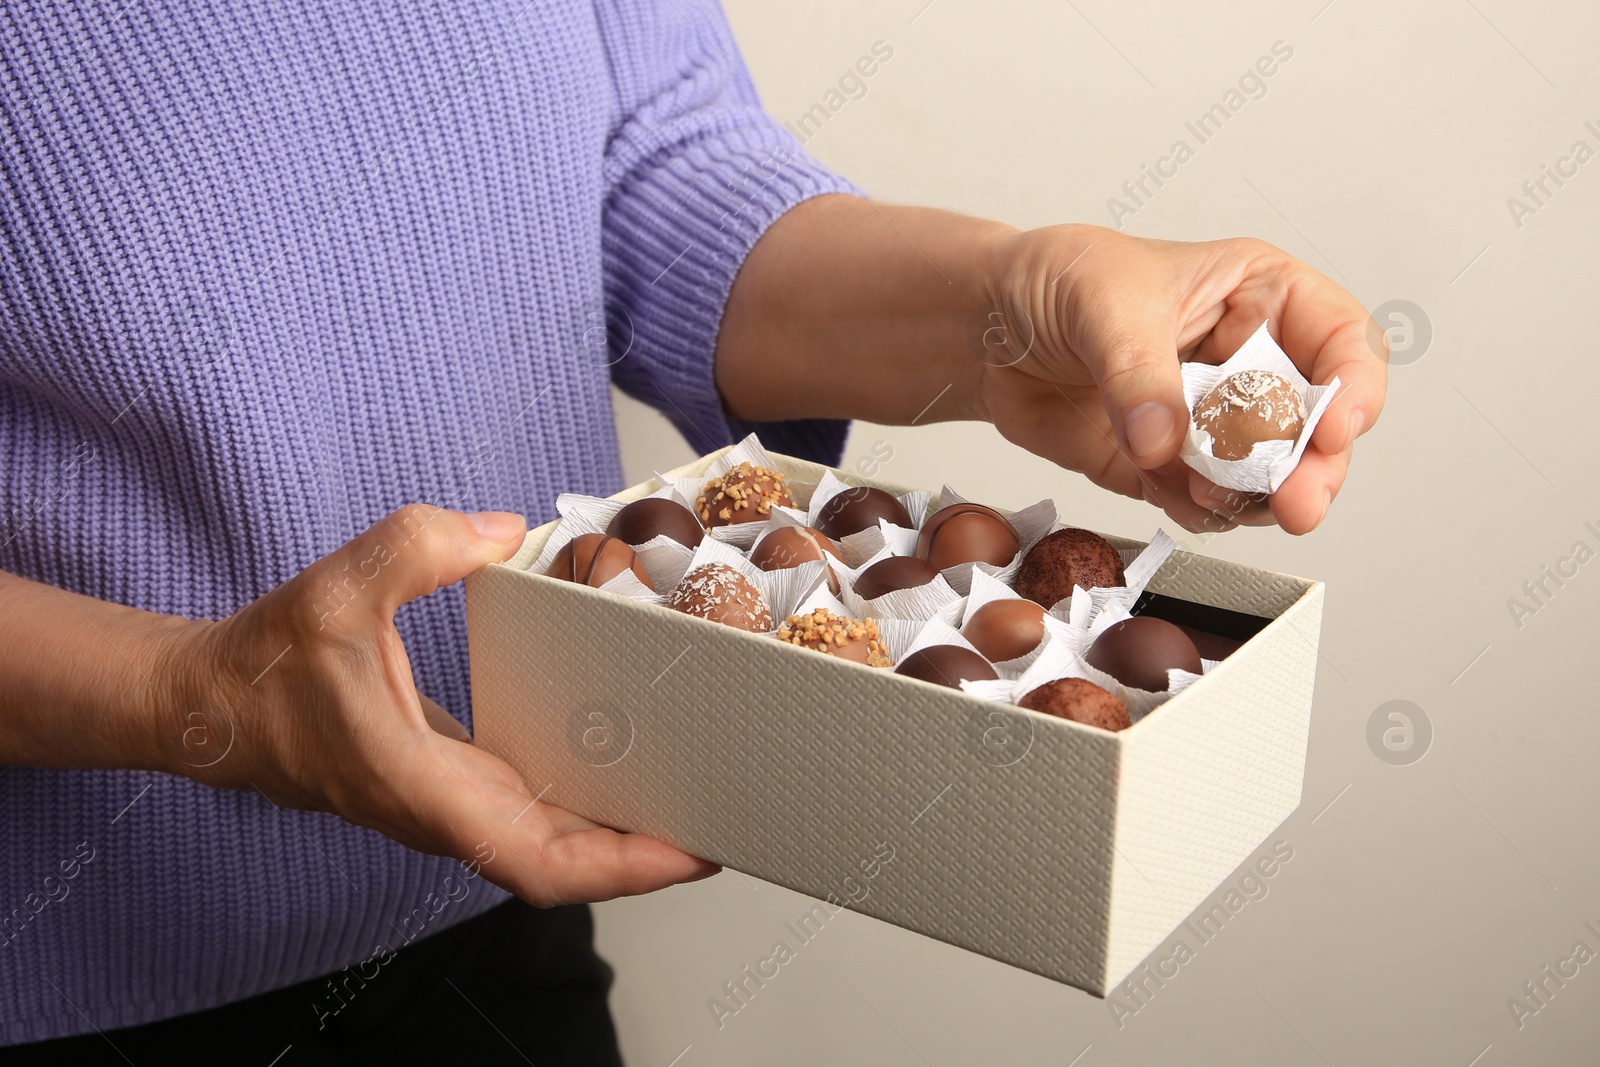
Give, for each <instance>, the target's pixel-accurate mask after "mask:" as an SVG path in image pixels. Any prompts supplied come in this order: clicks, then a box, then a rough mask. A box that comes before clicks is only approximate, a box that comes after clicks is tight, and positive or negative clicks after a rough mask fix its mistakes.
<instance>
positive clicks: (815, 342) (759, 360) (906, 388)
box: [716, 195, 1016, 425]
mask: <svg viewBox="0 0 1600 1067" xmlns="http://www.w3.org/2000/svg"><path fill="white" fill-rule="evenodd" d="M1015 232H1016V231H1015V230H1014V229H1013V228H1012V227H1009V226H1005V225H1002V224H1000V223H995V222H989V221H986V220H983V219H974V218H969V217H967V216H963V215H957V214H953V213H951V212H946V211H938V210H935V209H932V208H917V207H897V206H889V205H878V204H873V203H871V202H869V201H866V200H862V199H859V198H857V197H852V196H839V195H835V196H823V197H817V198H816V199H814V200H809V201H806V202H805V203H803V204H801V205H799V206H798V207H796V208H795V209H794V210H792V211H790V212H788V213H787V214H785V215H784V216H783V217H782V218H780V219H779V220H778V221H777V222H776V223H774V224H773V225H772V227H771V229H769V230H768V231H767V233H766V234H765V235H764V236H763V237H762V238H761V240H760V241H758V242H756V245H755V247H754V248H753V249H752V250H751V252H750V255H749V256H748V257H747V259H746V260H745V263H744V266H743V267H741V268H740V271H739V275H738V277H737V278H736V279H735V280H734V285H733V290H732V292H731V293H730V295H729V299H728V307H727V310H726V312H725V313H724V315H723V322H722V329H721V333H720V335H719V336H718V339H717V355H716V359H717V386H718V388H719V390H720V391H721V393H722V398H723V403H724V405H725V406H726V407H727V409H728V412H729V414H731V415H733V416H735V417H737V418H742V419H749V420H752V421H762V422H765V421H776V420H780V419H793V418H859V419H867V420H870V421H873V422H879V423H885V424H891V425H893V424H899V425H904V424H907V423H911V422H917V423H927V422H936V421H940V420H946V419H974V418H983V417H984V412H983V411H982V409H981V406H980V404H979V390H978V382H979V380H980V379H981V377H982V356H983V351H984V349H983V345H984V340H983V335H984V331H985V330H986V329H988V328H989V327H990V326H991V325H995V324H994V323H992V322H991V320H990V319H989V318H988V314H989V312H990V311H991V310H993V302H992V297H991V293H990V286H991V278H992V277H993V276H994V266H995V259H996V255H997V249H998V246H999V245H1000V243H1001V242H1002V241H1003V240H1005V239H1006V238H1007V237H1010V236H1011V235H1013V234H1014V233H1015Z"/></svg>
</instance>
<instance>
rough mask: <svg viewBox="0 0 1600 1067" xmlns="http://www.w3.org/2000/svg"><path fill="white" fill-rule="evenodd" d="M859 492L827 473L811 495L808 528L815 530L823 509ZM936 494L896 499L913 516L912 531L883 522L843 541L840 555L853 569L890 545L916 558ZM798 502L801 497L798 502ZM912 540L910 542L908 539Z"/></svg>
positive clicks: (899, 553)
mask: <svg viewBox="0 0 1600 1067" xmlns="http://www.w3.org/2000/svg"><path fill="white" fill-rule="evenodd" d="M853 488H855V487H854V486H852V485H851V484H850V483H849V482H846V481H844V480H843V479H841V478H838V477H836V476H835V475H834V473H833V472H832V471H826V472H824V473H823V475H822V481H820V482H818V483H817V485H816V488H815V489H814V490H813V491H812V492H811V494H810V507H809V508H807V510H806V525H807V526H815V525H816V524H817V519H818V517H819V516H820V515H821V514H822V506H823V505H824V504H826V503H827V502H828V501H830V500H832V499H833V498H834V497H836V496H838V495H839V494H840V493H842V492H844V491H845V490H846V489H853ZM932 495H933V494H931V493H929V492H927V491H926V490H917V491H916V492H911V493H906V494H904V495H902V496H899V497H896V498H895V499H897V500H899V501H900V504H901V506H903V507H904V508H905V509H906V514H907V515H909V516H911V522H912V527H911V528H910V529H907V528H906V527H904V526H896V525H895V524H894V523H891V522H883V521H880V522H879V524H878V526H876V527H869V528H867V529H865V530H859V531H857V532H856V533H853V534H850V535H849V536H847V537H844V538H842V539H840V541H839V551H840V553H841V554H842V555H843V556H844V561H845V562H846V563H848V564H849V565H850V566H852V567H860V566H861V563H862V561H864V560H866V559H868V558H869V557H871V556H874V555H876V554H877V553H878V552H879V551H880V550H882V549H883V547H884V546H885V545H888V546H889V547H890V549H891V551H893V553H894V554H895V555H897V556H914V555H916V552H917V530H918V529H920V528H921V526H922V521H923V519H924V518H926V516H927V514H928V501H929V499H931V497H932ZM795 499H796V500H797V501H798V500H799V497H796V498H795ZM908 537H909V541H908V540H907V538H908Z"/></svg>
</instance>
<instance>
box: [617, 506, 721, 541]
mask: <svg viewBox="0 0 1600 1067" xmlns="http://www.w3.org/2000/svg"><path fill="white" fill-rule="evenodd" d="M606 533H608V534H610V535H611V536H612V537H619V538H621V539H622V540H624V541H626V542H627V543H628V544H630V545H642V544H644V543H645V542H646V541H648V540H650V538H652V537H657V536H666V537H669V538H671V539H672V540H674V541H676V542H678V544H680V545H683V546H684V547H686V548H693V547H694V546H696V545H698V544H699V543H700V541H701V539H702V538H704V537H705V535H706V531H705V527H703V526H701V525H700V520H699V519H696V518H695V517H694V512H692V511H690V510H689V509H688V508H686V507H684V506H683V505H682V504H680V503H678V502H677V501H676V500H668V499H666V498H665V497H659V496H647V497H645V498H644V499H643V500H635V501H634V502H633V503H631V504H625V505H623V508H622V510H621V511H619V512H617V513H616V515H614V516H612V518H611V523H610V524H609V525H608V526H607V527H606Z"/></svg>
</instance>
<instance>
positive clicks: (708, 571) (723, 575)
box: [667, 563, 772, 634]
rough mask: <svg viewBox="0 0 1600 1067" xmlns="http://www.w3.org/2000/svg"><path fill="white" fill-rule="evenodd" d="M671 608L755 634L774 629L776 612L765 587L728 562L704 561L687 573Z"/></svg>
mask: <svg viewBox="0 0 1600 1067" xmlns="http://www.w3.org/2000/svg"><path fill="white" fill-rule="evenodd" d="M667 607H669V608H671V609H673V610H674V611H681V612H683V613H684V614H685V615H693V616H695V617H696V618H701V619H709V620H710V621H711V622H720V623H722V624H723V625H724V626H732V627H733V628H734V629H736V630H747V631H749V632H750V633H753V634H764V633H766V632H767V631H769V630H771V629H772V611H771V610H770V609H769V608H768V607H767V602H766V599H765V598H764V597H763V596H762V595H761V590H759V589H757V588H756V587H755V586H754V585H752V584H751V582H750V579H748V578H746V577H745V576H744V575H742V574H740V573H739V572H738V571H737V570H735V569H733V568H732V567H730V566H728V565H727V564H725V563H704V564H701V565H700V566H698V567H695V568H694V569H693V570H691V571H690V572H689V573H688V574H685V575H684V576H683V581H681V582H679V583H678V588H676V589H674V590H673V591H672V595H671V596H670V597H668V598H667Z"/></svg>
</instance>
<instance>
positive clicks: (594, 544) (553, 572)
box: [545, 509, 681, 591]
mask: <svg viewBox="0 0 1600 1067" xmlns="http://www.w3.org/2000/svg"><path fill="white" fill-rule="evenodd" d="M680 510H681V509H680ZM626 570H631V571H633V576H634V577H635V578H637V579H639V581H640V582H641V583H642V584H643V585H644V587H645V588H646V589H649V590H651V591H654V590H655V586H654V585H652V584H650V573H649V572H648V571H646V570H645V569H644V564H643V563H642V562H640V560H639V555H638V553H636V552H634V550H633V549H631V548H629V547H628V546H627V545H626V544H624V543H623V542H622V541H620V540H618V539H617V538H615V537H608V536H607V535H605V534H597V533H588V534H579V535H578V536H577V537H574V538H573V539H572V540H570V541H568V542H567V543H566V544H564V545H562V546H561V549H560V551H558V552H557V553H556V558H555V559H553V560H551V561H550V568H549V569H548V570H546V571H545V574H547V575H549V576H550V577H552V578H560V579H561V580H562V581H564V582H577V583H578V584H579V585H588V586H593V587H594V588H596V589H598V588H600V587H601V586H602V585H605V584H606V583H607V582H609V581H610V580H611V579H613V578H615V577H616V576H617V575H619V574H621V573H622V572H623V571H626Z"/></svg>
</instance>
